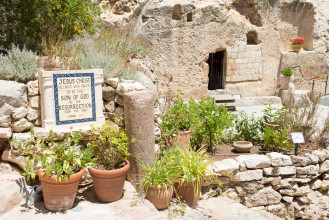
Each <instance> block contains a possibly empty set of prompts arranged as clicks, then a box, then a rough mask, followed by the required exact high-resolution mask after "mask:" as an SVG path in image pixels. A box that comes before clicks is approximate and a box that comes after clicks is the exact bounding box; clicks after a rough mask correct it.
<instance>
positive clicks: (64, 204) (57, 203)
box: [37, 169, 84, 212]
mask: <svg viewBox="0 0 329 220" xmlns="http://www.w3.org/2000/svg"><path fill="white" fill-rule="evenodd" d="M83 173H84V171H83V169H81V170H80V171H79V172H78V173H76V174H73V175H71V176H70V177H69V179H68V181H65V180H62V181H60V182H57V183H56V175H54V176H51V177H49V178H47V177H46V175H45V173H44V172H41V171H39V172H37V175H38V177H39V180H40V182H41V185H42V193H43V199H44V202H45V206H46V208H47V209H48V210H50V211H55V212H58V211H65V210H68V209H70V208H71V207H72V206H73V203H74V200H75V195H76V194H77V191H78V186H79V182H80V181H81V179H82V175H83Z"/></svg>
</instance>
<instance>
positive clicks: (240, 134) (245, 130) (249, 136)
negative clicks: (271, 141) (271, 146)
mask: <svg viewBox="0 0 329 220" xmlns="http://www.w3.org/2000/svg"><path fill="white" fill-rule="evenodd" d="M234 124H235V131H236V133H235V134H234V140H240V141H242V140H244V141H250V142H252V143H253V144H254V143H259V142H260V139H261V134H262V131H261V130H262V125H261V120H259V119H257V118H256V117H255V115H254V114H253V115H251V116H248V114H247V113H245V112H242V113H241V115H239V116H238V117H236V118H235V120H234Z"/></svg>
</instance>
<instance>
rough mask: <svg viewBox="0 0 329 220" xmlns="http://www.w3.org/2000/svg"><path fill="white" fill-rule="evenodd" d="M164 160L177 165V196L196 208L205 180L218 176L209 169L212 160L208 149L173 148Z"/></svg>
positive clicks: (215, 178) (214, 178)
mask: <svg viewBox="0 0 329 220" xmlns="http://www.w3.org/2000/svg"><path fill="white" fill-rule="evenodd" d="M163 160H164V161H167V162H166V163H167V164H172V166H175V167H176V168H175V170H176V172H177V173H178V174H179V177H178V182H177V183H176V184H175V191H176V194H177V196H178V197H179V198H180V199H181V200H183V201H184V202H186V204H187V205H188V206H190V207H191V208H195V207H196V206H197V205H198V200H199V198H200V193H201V186H202V183H203V181H205V180H206V181H209V180H210V181H213V180H217V176H216V175H214V174H213V172H212V170H211V169H209V167H211V164H212V162H211V161H210V160H208V155H207V154H206V149H205V148H200V149H199V150H198V151H193V150H190V149H185V148H171V149H169V150H168V154H167V156H166V157H165V159H163Z"/></svg>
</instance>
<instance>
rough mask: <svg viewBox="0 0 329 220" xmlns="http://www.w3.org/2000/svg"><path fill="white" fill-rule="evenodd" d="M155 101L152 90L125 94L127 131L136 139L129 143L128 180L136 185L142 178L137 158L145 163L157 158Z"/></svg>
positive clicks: (130, 136)
mask: <svg viewBox="0 0 329 220" xmlns="http://www.w3.org/2000/svg"><path fill="white" fill-rule="evenodd" d="M154 103H155V93H154V92H152V91H151V90H142V91H132V92H129V93H126V94H124V96H123V104H124V115H125V127H126V132H127V135H128V137H129V138H134V139H136V141H135V142H134V143H131V144H129V152H130V153H131V156H130V157H129V161H130V170H129V172H128V180H129V181H131V182H132V183H133V184H134V185H135V186H136V183H139V182H140V181H141V179H142V176H141V174H142V173H141V171H140V168H141V166H140V165H139V164H138V162H137V160H136V158H139V159H140V160H141V161H142V162H143V163H144V164H151V163H152V162H153V161H154V158H155V150H154V144H155V140H154Z"/></svg>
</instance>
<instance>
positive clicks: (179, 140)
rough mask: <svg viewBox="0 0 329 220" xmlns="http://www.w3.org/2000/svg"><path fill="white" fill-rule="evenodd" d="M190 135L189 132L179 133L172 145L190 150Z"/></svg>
mask: <svg viewBox="0 0 329 220" xmlns="http://www.w3.org/2000/svg"><path fill="white" fill-rule="evenodd" d="M190 135H191V132H190V131H179V132H178V133H177V137H176V140H175V143H174V144H175V145H176V146H180V147H182V148H185V149H190Z"/></svg>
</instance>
